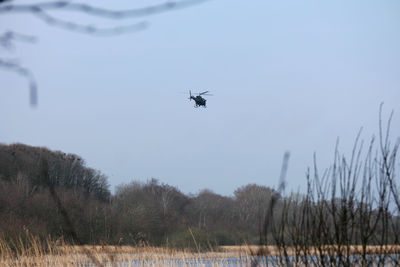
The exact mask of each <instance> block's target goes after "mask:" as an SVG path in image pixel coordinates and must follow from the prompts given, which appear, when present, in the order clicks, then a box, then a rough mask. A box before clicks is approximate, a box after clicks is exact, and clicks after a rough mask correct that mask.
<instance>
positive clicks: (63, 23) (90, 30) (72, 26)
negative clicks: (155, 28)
mask: <svg viewBox="0 0 400 267" xmlns="http://www.w3.org/2000/svg"><path fill="white" fill-rule="evenodd" d="M33 14H34V15H35V16H37V17H38V18H40V19H41V20H43V21H44V22H46V23H47V24H49V25H52V26H56V27H59V28H63V29H65V30H70V31H75V32H80V33H84V34H92V35H97V36H111V35H118V34H123V33H126V32H134V31H139V30H143V29H145V28H146V26H147V23H146V22H139V23H136V24H132V25H128V26H119V27H113V28H105V29H101V28H98V27H95V26H91V25H82V24H78V23H74V22H71V21H67V20H62V19H58V18H56V17H54V16H51V15H49V14H47V13H46V12H44V11H42V10H37V11H35V12H34V13H33Z"/></svg>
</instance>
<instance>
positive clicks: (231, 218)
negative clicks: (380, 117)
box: [0, 127, 400, 266]
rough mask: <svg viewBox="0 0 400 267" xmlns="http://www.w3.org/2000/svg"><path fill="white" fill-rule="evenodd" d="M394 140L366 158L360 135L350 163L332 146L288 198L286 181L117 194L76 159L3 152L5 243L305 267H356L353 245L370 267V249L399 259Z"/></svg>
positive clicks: (0, 179) (145, 187)
mask: <svg viewBox="0 0 400 267" xmlns="http://www.w3.org/2000/svg"><path fill="white" fill-rule="evenodd" d="M381 128H382V127H381ZM388 136H389V135H388V133H383V132H382V130H381V133H380V138H379V139H380V140H378V142H376V141H375V139H372V140H371V142H370V143H369V146H368V149H367V151H366V153H364V154H365V155H364V154H363V153H362V151H363V142H361V141H360V140H359V137H358V138H357V140H356V142H355V146H354V149H353V153H352V155H351V157H350V158H346V157H345V156H344V155H342V154H340V153H339V151H338V149H336V152H335V156H334V162H333V164H332V166H331V167H330V168H328V169H326V170H325V171H324V172H320V171H319V169H318V167H317V164H316V160H315V164H314V167H313V168H312V169H310V170H309V171H308V172H307V175H306V179H305V180H306V181H307V191H306V192H305V193H304V194H299V193H297V194H293V193H291V194H288V195H286V194H285V192H284V190H283V189H284V181H281V185H282V186H279V188H278V190H274V189H272V188H270V187H267V186H262V185H256V184H248V185H245V186H242V187H240V188H238V189H236V190H235V191H234V194H233V196H221V195H219V194H216V193H214V192H213V191H211V190H208V189H205V190H202V191H200V192H199V193H197V194H184V193H182V192H181V191H180V190H179V189H178V188H176V187H173V186H170V185H167V184H164V183H160V182H159V181H158V180H156V179H150V180H148V181H147V182H138V181H133V182H131V183H128V184H123V185H119V186H118V187H117V188H116V190H115V193H114V194H111V192H110V189H109V184H108V182H107V177H106V176H104V175H103V174H101V173H100V172H99V171H96V170H94V169H91V168H88V167H87V166H86V165H85V162H84V160H83V159H82V158H80V157H79V156H77V155H73V154H65V153H63V152H60V151H50V150H48V149H46V148H39V147H31V146H27V145H22V144H13V145H0V218H1V220H0V238H2V239H3V240H5V241H6V242H10V243H13V242H15V240H21V236H23V234H24V233H26V232H29V233H31V234H34V235H36V236H39V237H41V238H43V240H44V239H46V238H47V237H49V236H51V237H52V238H53V239H60V240H64V241H70V242H75V243H76V242H77V240H78V241H79V242H78V243H81V244H124V245H126V244H129V245H153V246H170V247H182V248H183V247H184V248H188V247H195V246H196V247H199V246H200V247H201V248H204V249H207V248H210V247H215V246H218V245H235V244H259V245H274V246H276V247H277V248H278V252H279V253H280V256H281V257H279V258H278V259H279V261H281V262H280V263H281V264H283V265H285V264H292V263H293V257H289V255H292V254H293V253H294V254H295V261H297V263H299V264H300V263H304V261H306V265H308V264H317V265H325V266H335V265H338V264H339V265H343V266H350V265H352V264H353V263H354V262H351V261H354V249H352V248H351V247H352V246H357V247H356V248H357V251H356V253H357V254H358V255H361V256H360V258H359V260H360V262H361V263H362V264H367V263H368V260H370V255H371V250H370V249H369V246H371V245H375V248H376V251H375V252H374V253H377V254H379V255H400V251H397V250H393V249H392V248H390V247H388V245H396V244H399V243H400V217H399V214H400V204H399V203H400V202H399V199H398V198H399V195H398V190H399V188H398V185H397V183H396V180H397V177H398V173H397V171H396V166H397V165H398V161H397V160H396V156H397V151H398V149H399V140H397V142H395V143H394V144H393V143H392V144H391V143H390V141H389V137H388ZM375 143H378V145H377V147H378V148H377V149H375ZM363 155H364V156H363ZM284 167H285V168H287V162H286V163H285V162H284ZM285 168H283V171H285ZM281 178H284V177H281ZM397 249H398V248H397ZM252 253H253V254H254V255H258V256H259V255H268V251H265V250H264V251H261V250H259V251H254V252H252ZM305 255H317V257H314V256H313V257H304V256H305ZM396 257H397V258H396ZM396 257H395V258H393V257H392V258H391V260H395V262H398V263H400V258H399V257H398V256H396ZM255 259H257V258H255ZM311 260H313V261H316V262H307V261H311ZM378 261H380V262H379V263H381V264H384V263H385V262H386V261H387V256H382V257H381V258H379V259H378ZM392 262H393V261H392Z"/></svg>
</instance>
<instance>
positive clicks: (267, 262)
mask: <svg viewBox="0 0 400 267" xmlns="http://www.w3.org/2000/svg"><path fill="white" fill-rule="evenodd" d="M299 260H301V262H303V263H304V262H305V261H307V262H308V265H310V266H320V264H319V263H320V262H321V261H324V262H325V263H326V265H327V266H343V264H340V261H339V258H338V257H337V256H326V257H324V258H323V259H321V258H320V257H317V256H307V257H303V258H300V257H299V258H297V259H296V257H295V256H288V257H287V258H283V257H279V256H268V257H258V258H256V257H254V258H237V257H232V258H186V259H149V260H132V261H120V262H113V263H111V262H108V263H105V264H104V265H105V266H112V267H117V266H118V267H145V266H165V267H172V266H173V267H175V266H176V267H187V266H193V267H197V266H198V267H200V266H201V267H213V266H220V267H239V266H240V267H245V266H271V267H275V266H276V267H278V266H282V265H283V266H288V265H293V266H299V265H300V263H299V262H298V261H299ZM343 260H344V261H345V260H346V259H343ZM349 260H350V262H351V266H362V261H361V257H360V256H359V255H353V256H351V257H350V258H349ZM367 261H368V266H399V264H400V255H399V254H396V255H382V256H380V255H367ZM281 263H282V264H281ZM76 266H78V267H95V266H97V265H96V264H95V263H88V262H86V263H79V264H77V265H76Z"/></svg>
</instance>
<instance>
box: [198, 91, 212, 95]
mask: <svg viewBox="0 0 400 267" xmlns="http://www.w3.org/2000/svg"><path fill="white" fill-rule="evenodd" d="M208 92H210V91H205V92H202V93H200V94H199V95H204V94H207V93H208Z"/></svg>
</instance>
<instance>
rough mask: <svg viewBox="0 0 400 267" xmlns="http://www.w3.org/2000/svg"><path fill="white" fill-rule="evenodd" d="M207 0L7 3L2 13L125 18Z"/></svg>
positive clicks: (1, 9) (151, 13)
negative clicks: (123, 4)
mask: <svg viewBox="0 0 400 267" xmlns="http://www.w3.org/2000/svg"><path fill="white" fill-rule="evenodd" d="M205 1H207V0H184V1H175V2H165V3H162V4H157V5H152V6H148V7H144V8H135V9H126V10H110V9H106V8H101V7H95V6H92V5H88V4H84V3H71V2H69V1H54V2H45V3H37V4H30V5H14V4H6V5H4V6H2V7H0V14H1V13H7V12H18V13H21V12H22V13H26V12H32V13H33V12H37V11H38V10H41V11H50V10H66V11H75V12H79V13H86V14H88V15H91V16H96V17H104V18H109V19H125V18H138V17H143V16H150V15H154V14H158V13H163V12H166V11H170V10H173V9H180V8H185V7H189V6H193V5H196V4H199V3H202V2H205Z"/></svg>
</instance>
